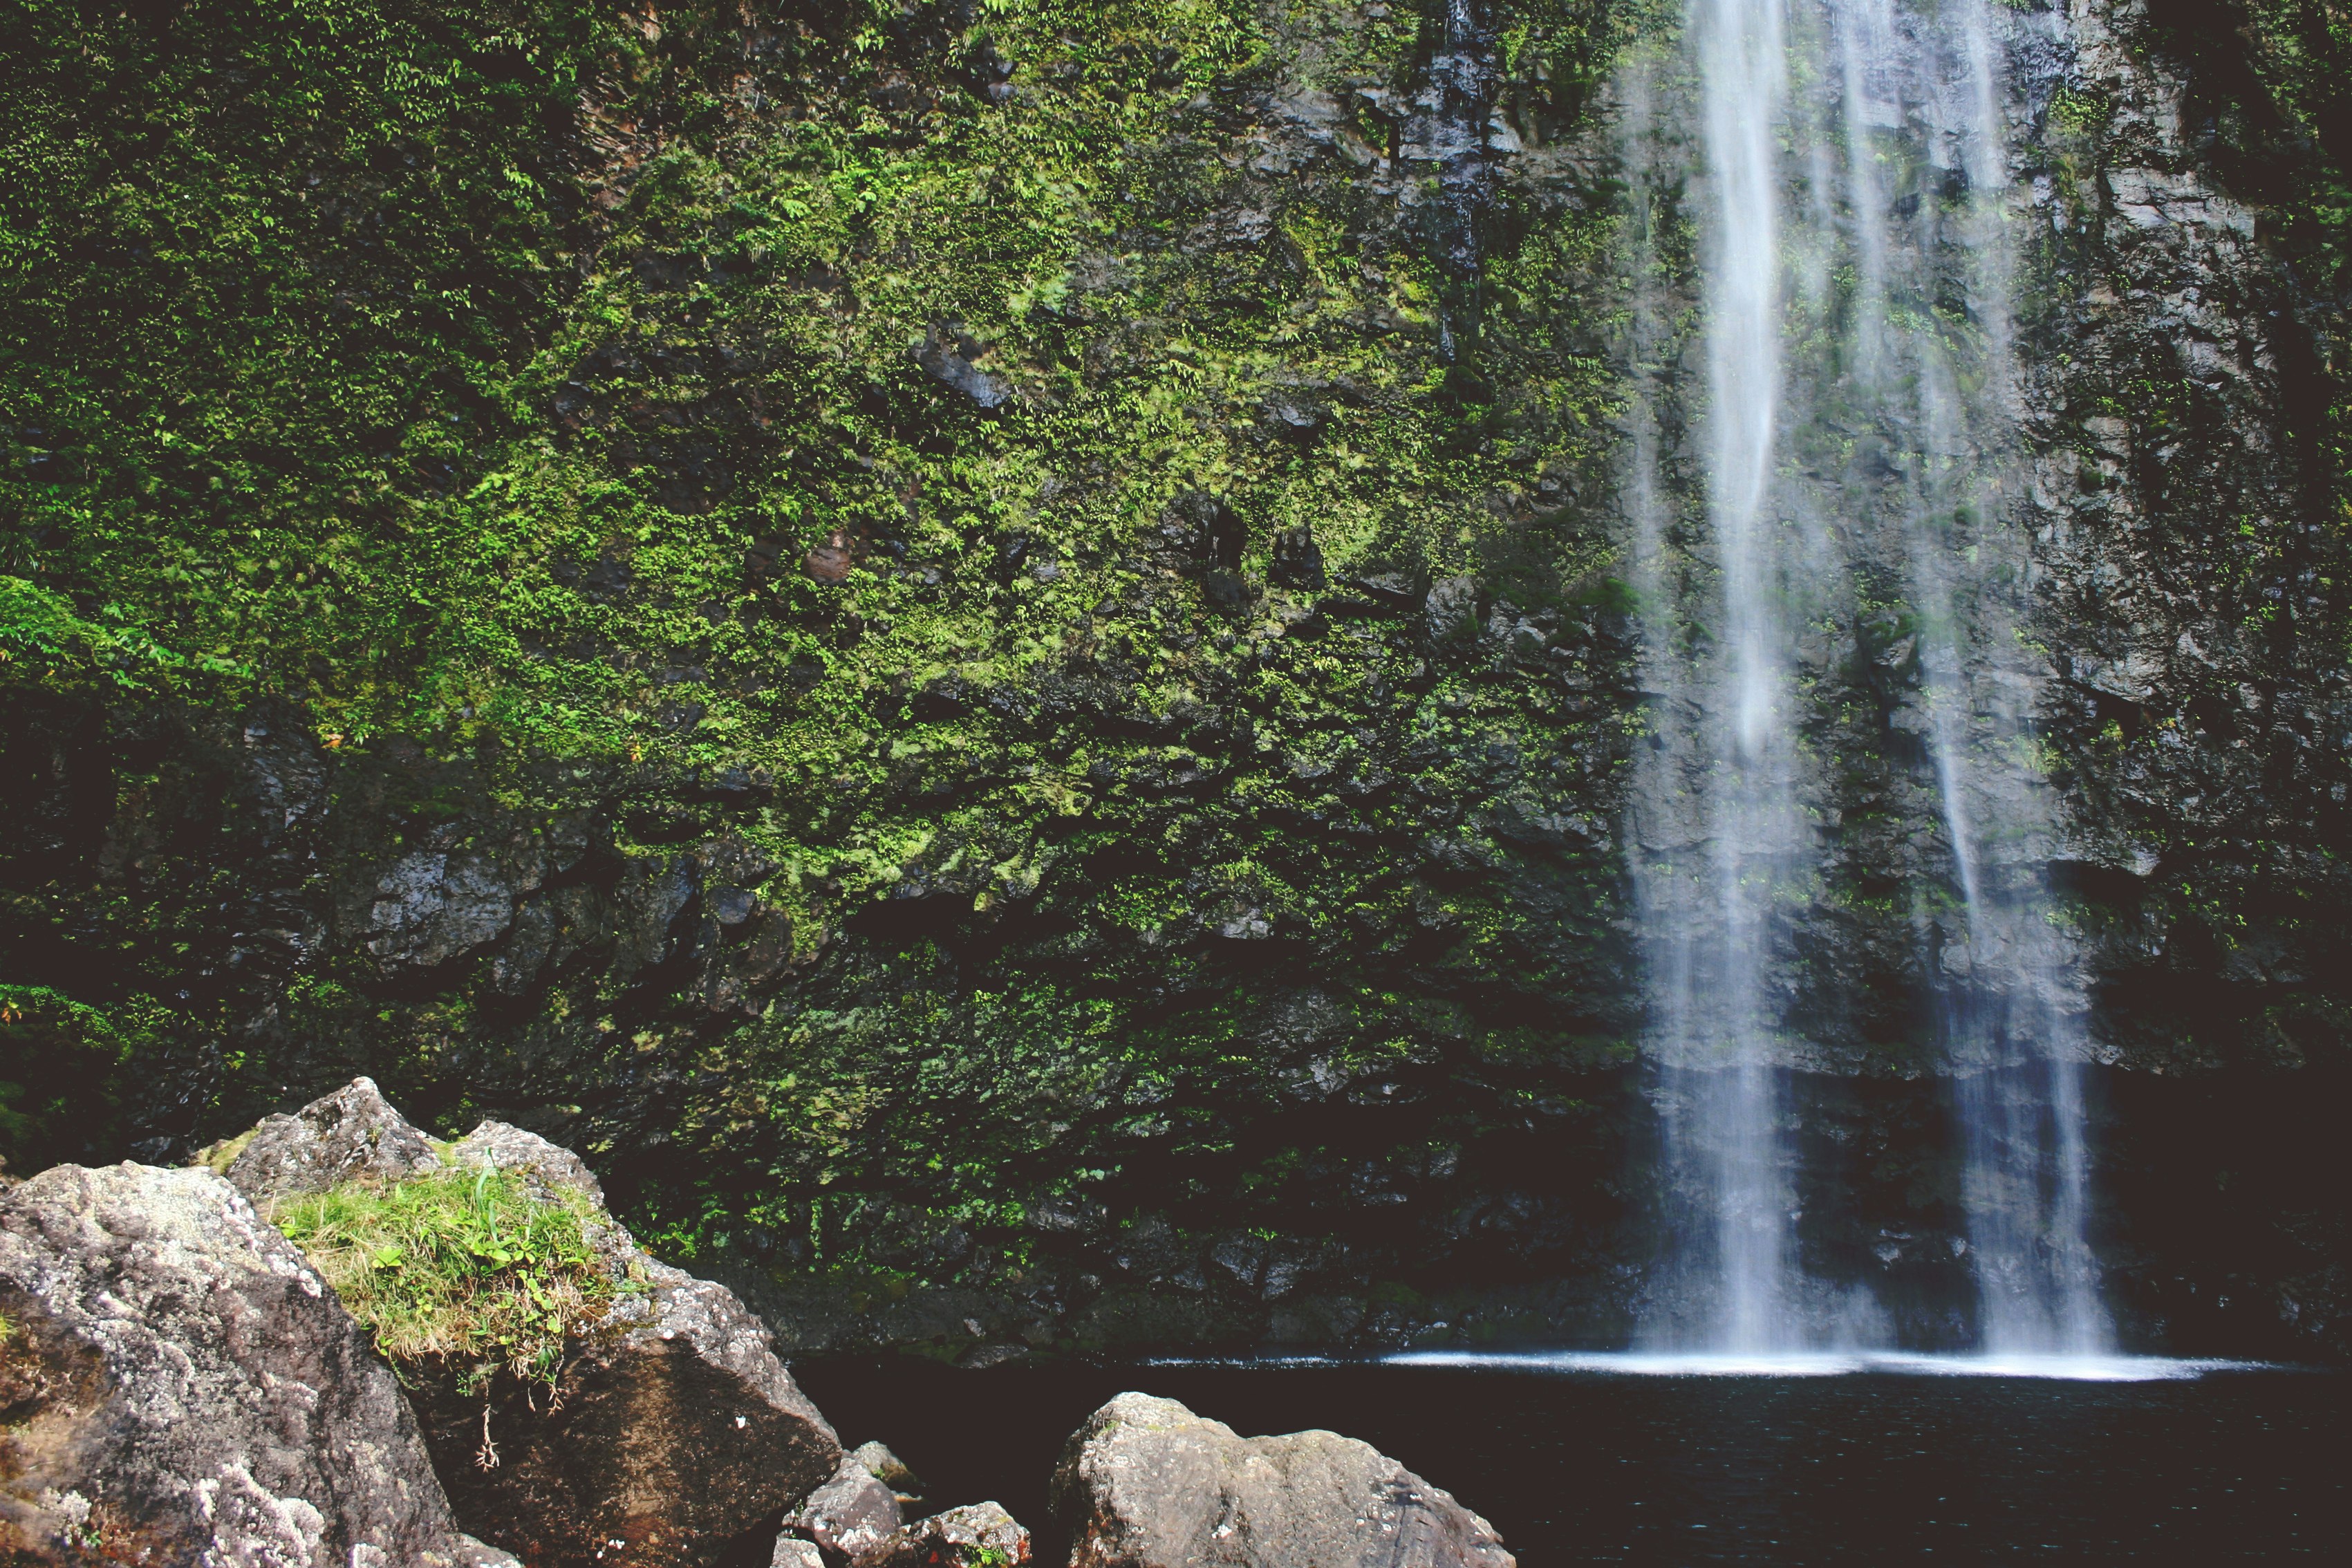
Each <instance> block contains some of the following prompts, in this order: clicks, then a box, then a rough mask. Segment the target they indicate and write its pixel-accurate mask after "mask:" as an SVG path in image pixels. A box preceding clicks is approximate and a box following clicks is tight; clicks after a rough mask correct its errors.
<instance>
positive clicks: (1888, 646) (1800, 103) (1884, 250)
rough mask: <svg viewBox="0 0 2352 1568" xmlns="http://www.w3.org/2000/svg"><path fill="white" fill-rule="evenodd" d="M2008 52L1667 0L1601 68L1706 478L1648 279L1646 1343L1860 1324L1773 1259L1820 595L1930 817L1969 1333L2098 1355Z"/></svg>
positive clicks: (1921, 6) (1897, 24)
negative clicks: (1685, 204)
mask: <svg viewBox="0 0 2352 1568" xmlns="http://www.w3.org/2000/svg"><path fill="white" fill-rule="evenodd" d="M2005 25H2007V26H2022V25H2024V24H2021V23H2017V22H2016V21H2015V20H2014V19H2011V22H2010V23H2009V24H2005ZM2004 47H2005V46H2004V43H2003V40H2002V38H2001V37H2000V34H1999V32H1998V29H1997V27H1996V22H1995V18H1994V16H1993V14H1992V13H1991V12H1990V11H1989V10H1988V8H1987V4H1986V0H1794V4H1793V5H1791V4H1788V3H1787V0H1693V8H1692V11H1691V14H1690V16H1689V26H1688V28H1687V31H1686V36H1685V48H1686V51H1687V52H1686V55H1685V57H1684V58H1682V59H1681V60H1679V61H1675V62H1661V61H1659V60H1655V59H1654V60H1652V61H1651V62H1650V64H1649V65H1648V67H1647V68H1644V69H1643V70H1641V71H1637V72H1634V73H1631V74H1629V79H1628V82H1627V86H1626V104H1627V127H1628V139H1627V142H1626V148H1627V153H1628V165H1629V168H1630V169H1631V170H1632V171H1633V174H1635V176H1636V177H1635V179H1634V180H1633V185H1634V187H1635V195H1634V196H1633V205H1632V210H1631V216H1632V218H1633V223H1632V225H1631V227H1632V229H1633V232H1634V235H1635V242H1634V247H1633V248H1634V254H1633V257H1632V258H1631V260H1632V264H1633V266H1634V267H1635V268H1639V271H1638V272H1637V273H1636V276H1638V277H1642V278H1645V279H1646V278H1648V277H1649V276H1651V275H1652V274H1653V273H1654V271H1656V270H1657V267H1658V261H1659V257H1658V255H1657V248H1656V247H1657V236H1658V234H1659V233H1660V232H1661V228H1660V225H1659V222H1658V218H1657V211H1658V209H1659V206H1660V204H1662V203H1665V202H1669V201H1671V200H1674V199H1677V196H1678V193H1679V192H1680V190H1681V189H1682V187H1683V185H1684V184H1685V183H1687V184H1690V185H1692V186H1693V187H1695V190H1694V193H1693V195H1694V197H1695V199H1693V200H1692V201H1691V202H1690V203H1689V205H1690V207H1691V209H1692V211H1693V214H1694V216H1696V219H1697V224H1696V227H1697V232H1698V240H1697V245H1696V273H1697V278H1698V296H1699V298H1698V300H1697V303H1698V305H1699V312H1698V314H1699V319H1700V321H1701V323H1702V325H1701V329H1700V330H1701V331H1702V333H1703V342H1702V350H1703V361H1704V365H1705V377H1704V402H1703V405H1702V406H1701V407H1700V408H1699V409H1698V410H1697V417H1696V419H1695V420H1693V421H1692V422H1691V423H1692V425H1693V426H1695V427H1696V430H1697V432H1698V433H1699V436H1700V441H1699V443H1698V446H1697V448H1696V450H1695V451H1694V452H1691V453H1689V454H1686V455H1685V456H1686V457H1687V458H1689V459H1691V462H1690V465H1689V466H1691V467H1695V468H1696V470H1697V472H1698V473H1699V474H1700V475H1701V476H1703V478H1702V479H1701V480H1700V482H1698V483H1696V484H1695V485H1690V486H1687V487H1686V488H1687V489H1689V490H1690V491H1691V492H1692V493H1691V494H1690V495H1689V496H1688V497H1687V498H1685V499H1684V500H1681V501H1680V502H1679V503H1678V502H1677V500H1676V499H1675V497H1674V496H1673V495H1671V494H1670V493H1669V491H1670V490H1671V489H1672V487H1671V486H1670V485H1668V484H1666V483H1665V482H1664V480H1663V479H1662V474H1663V473H1664V471H1665V469H1666V468H1667V467H1668V466H1670V458H1669V456H1668V455H1667V454H1666V452H1665V451H1664V447H1665V443H1664V438H1663V437H1662V436H1661V434H1660V432H1661V430H1662V429H1663V428H1664V427H1665V422H1662V421H1661V420H1660V419H1659V417H1658V416H1657V405H1658V404H1659V403H1660V402H1661V401H1662V400H1663V399H1665V398H1667V397H1670V396H1671V393H1670V392H1669V391H1668V390H1667V389H1666V383H1667V382H1668V381H1669V380H1670V379H1671V370H1670V368H1669V367H1670V366H1671V364H1672V363H1673V361H1674V359H1675V349H1674V347H1673V345H1672V343H1671V341H1670V340H1671V337H1672V332H1671V330H1670V329H1669V328H1668V326H1667V325H1666V323H1667V321H1669V319H1670V318H1671V316H1672V315H1673V311H1672V309H1671V307H1670V305H1669V304H1668V303H1667V302H1665V301H1664V300H1660V299H1658V298H1656V297H1655V294H1654V289H1652V288H1651V287H1649V286H1648V285H1644V286H1643V288H1640V289H1636V295H1637V299H1636V301H1635V309H1634V310H1633V342H1632V355H1631V357H1632V359H1633V363H1634V369H1635V374H1634V382H1635V386H1636V393H1637V395H1636V397H1635V400H1634V402H1635V408H1634V412H1633V419H1632V421H1631V424H1630V435H1631V439H1630V441H1629V447H1630V452H1631V464H1632V472H1631V474H1630V475H1629V484H1628V510H1629V513H1630V514H1631V516H1632V518H1633V530H1632V533H1633V553H1634V556H1635V561H1636V565H1635V571H1634V577H1635V582H1636V586H1637V588H1638V589H1639V590H1640V592H1641V594H1642V596H1643V600H1644V602H1645V603H1646V604H1647V605H1649V606H1650V617H1649V630H1650V637H1649V642H1648V654H1647V660H1646V666H1645V685H1646V687H1647V689H1649V690H1650V691H1651V693H1652V694H1653V702H1654V712H1655V713H1656V715H1657V716H1658V721H1657V726H1656V728H1657V731H1658V734H1657V742H1656V744H1655V746H1654V750H1653V753H1652V754H1651V755H1650V756H1649V757H1647V758H1645V759H1644V760H1643V773H1642V780H1641V784H1640V786H1639V788H1638V789H1637V805H1636V809H1635V829H1636V832H1635V839H1636V842H1637V844H1638V846H1639V851H1638V853H1639V855H1640V858H1641V861H1642V865H1643V871H1644V873H1645V875H1644V877H1643V891H1644V898H1645V905H1644V909H1645V919H1646V922H1647V927H1648V930H1649V931H1651V933H1652V942H1651V951H1652V954H1653V969H1654V981H1655V989H1656V994H1657V998H1658V1007H1657V1012H1656V1020H1657V1021H1656V1024H1655V1026H1654V1030H1653V1037H1652V1040H1651V1042H1650V1056H1651V1058H1652V1060H1653V1061H1654V1064H1655V1074H1654V1089H1655V1094H1656V1098H1657V1100H1658V1104H1659V1108H1660V1127H1661V1134H1662V1139H1663V1142H1664V1150H1663V1170H1664V1181H1665V1186H1666V1189H1667V1191H1668V1193H1669V1194H1670V1195H1669V1198H1668V1209H1669V1213H1668V1215H1667V1222H1666V1229H1667V1235H1668V1255H1667V1258H1666V1259H1665V1267H1664V1269H1663V1270H1662V1274H1663V1276H1664V1278H1665V1279H1666V1280H1667V1283H1666V1284H1665V1285H1664V1287H1663V1289H1662V1290H1661V1292H1660V1296H1661V1299H1662V1300H1663V1301H1664V1303H1666V1304H1665V1305H1664V1307H1663V1308H1662V1309H1661V1310H1657V1311H1655V1312H1654V1314H1653V1320H1654V1321H1653V1322H1652V1325H1651V1328H1650V1331H1649V1332H1648V1335H1647V1337H1648V1338H1649V1339H1650V1340H1651V1341H1652V1342H1654V1343H1658V1344H1670V1345H1676V1346H1684V1347H1704V1348H1706V1349H1710V1350H1715V1351H1723V1352H1759V1351H1789V1350H1796V1349H1802V1348H1805V1347H1807V1346H1810V1345H1820V1344H1823V1343H1826V1342H1835V1341H1839V1340H1845V1341H1849V1342H1850V1341H1853V1340H1855V1339H1861V1340H1865V1341H1866V1340H1869V1339H1872V1338H1875V1337H1880V1336H1882V1335H1883V1334H1884V1333H1885V1328H1884V1326H1883V1325H1884V1324H1885V1321H1886V1320H1885V1318H1884V1317H1883V1316H1882V1315H1879V1314H1878V1313H1877V1312H1876V1311H1875V1310H1867V1309H1864V1310H1858V1309H1857V1308H1856V1307H1855V1306H1854V1304H1853V1301H1852V1300H1850V1299H1842V1298H1841V1297H1840V1295H1839V1293H1838V1292H1835V1291H1832V1290H1828V1289H1825V1288H1823V1287H1821V1286H1820V1285H1818V1284H1816V1283H1815V1282H1814V1281H1811V1280H1810V1279H1808V1278H1807V1277H1806V1275H1805V1273H1804V1271H1803V1270H1802V1268H1801V1267H1800V1265H1799V1263H1798V1254H1799V1248H1798V1246H1797V1238H1796V1235H1795V1227H1796V1225H1797V1223H1798V1221H1799V1219H1800V1218H1801V1215H1800V1213H1799V1210H1798V1203H1797V1196H1796V1188H1795V1184H1794V1182H1793V1179H1792V1176H1791V1170H1792V1167H1793V1164H1794V1160H1795V1155H1794V1152H1793V1150H1792V1149H1791V1148H1790V1136H1789V1131H1788V1129H1787V1127H1786V1126H1785V1123H1786V1121H1788V1119H1789V1118H1788V1111H1787V1109H1786V1106H1785V1104H1784V1101H1785V1099H1786V1095H1787V1085H1788V1082H1789V1079H1788V1072H1789V1069H1790V1067H1791V1066H1793V1065H1796V1064H1799V1063H1801V1062H1802V1061H1803V1060H1804V1059H1805V1058H1806V1056H1807V1049H1808V1047H1807V1042H1806V1041H1805V1040H1804V1039H1803V1038H1802V1037H1801V1035H1802V1026H1801V1023H1800V1022H1799V1021H1797V1020H1796V1019H1794V1018H1792V1016H1791V1008H1792V1005H1793V1004H1792V1000H1791V999H1792V998H1794V997H1795V996H1796V995H1797V994H1798V992H1799V988H1800V987H1799V982H1798V981H1797V980H1796V979H1795V978H1793V973H1794V971H1795V970H1796V969H1797V968H1798V967H1799V966H1798V965H1797V964H1796V963H1795V962H1794V961H1793V959H1792V956H1791V952H1790V937H1789V936H1788V934H1787V932H1788V930H1789V928H1790V926H1791V925H1792V923H1793V922H1794V921H1796V920H1797V919H1798V918H1800V916H1801V911H1802V910H1804V909H1806V908H1808V907H1810V906H1811V904H1812V903H1814V902H1817V901H1818V900H1820V899H1821V898H1822V896H1823V878H1824V875H1825V871H1824V864H1823V861H1824V854H1825V852H1824V850H1823V848H1822V834H1821V832H1820V824H1821V822H1822V820H1823V818H1824V817H1825V816H1828V815H1830V813H1831V811H1832V805H1831V803H1830V799H1829V796H1830V795H1831V794H1832V790H1831V786H1830V785H1829V784H1827V783H1826V782H1825V779H1826V775H1827V773H1828V772H1829V764H1828V762H1827V761H1826V760H1825V759H1823V758H1822V757H1821V756H1818V755H1814V754H1812V752H1811V746H1812V744H1813V742H1811V740H1810V738H1809V735H1810V733H1811V729H1809V726H1810V727H1811V728H1819V724H1818V722H1817V721H1819V720H1820V717H1821V716H1820V715H1819V714H1818V713H1815V712H1813V711H1811V710H1808V709H1807V707H1806V703H1807V701H1808V700H1809V698H1808V695H1807V690H1808V678H1809V677H1811V676H1817V675H1818V674H1819V673H1820V672H1822V670H1823V668H1824V666H1823V664H1822V660H1823V658H1825V657H1826V656H1825V655H1824V654H1823V653H1822V650H1821V647H1820V646H1819V644H1820V642H1821V640H1822V636H1823V633H1822V628H1823V627H1825V626H1836V625H1839V624H1844V625H1849V626H1853V627H1854V628H1855V630H1854V632H1853V636H1854V637H1856V638H1862V637H1864V635H1865V629H1866V628H1875V629H1874V630H1870V631H1869V632H1868V635H1869V636H1871V637H1876V638H1877V639H1878V643H1877V644H1874V648H1875V650H1876V651H1875V655H1874V656H1875V657H1876V658H1877V659H1878V660H1879V662H1880V663H1881V664H1882V665H1884V666H1885V668H1889V669H1891V670H1894V671H1895V672H1896V674H1897V675H1898V676H1899V677H1900V678H1901V679H1903V680H1904V681H1905V682H1906V684H1907V694H1906V696H1905V697H1904V698H1903V700H1902V701H1901V704H1900V707H1899V709H1898V710H1897V711H1896V712H1895V714H1894V715H1892V717H1891V719H1890V722H1891V724H1892V725H1893V729H1894V739H1895V741H1903V737H1905V736H1906V735H1907V736H1908V737H1910V740H1909V741H1907V742H1904V743H1905V744H1911V745H1916V755H1917V757H1918V759H1919V765H1918V766H1917V768H1916V771H1915V773H1913V775H1912V782H1911V783H1910V784H1906V785H1905V786H1904V787H1905V789H1906V791H1907V792H1908V793H1907V795H1906V799H1907V800H1908V801H1909V803H1910V804H1909V805H1906V806H1905V807H1904V809H1905V810H1906V811H1908V812H1911V813H1913V814H1915V817H1916V826H1914V827H1913V829H1912V832H1913V834H1914V835H1915V837H1916V839H1917V840H1919V841H1920V842H1921V843H1922V844H1923V845H1924V844H1927V843H1929V842H1930V841H1932V842H1933V843H1934V844H1936V845H1939V846H1940V847H1939V848H1935V849H1931V850H1929V851H1927V852H1923V854H1922V855H1921V857H1920V865H1919V868H1918V869H1917V870H1916V872H1915V873H1913V875H1912V877H1911V882H1912V898H1913V907H1914V910H1915V915H1914V925H1915V928H1916V930H1917V931H1918V933H1919V940H1920V942H1921V947H1922V952H1923V964H1924V967H1925V969H1926V971H1927V973H1928V974H1929V976H1930V982H1929V984H1930V986H1931V989H1932V990H1933V992H1934V994H1935V998H1936V1010H1937V1013H1938V1015H1939V1016H1940V1020H1941V1028H1942V1033H1943V1046H1944V1048H1945V1051H1946V1053H1947V1055H1948V1059H1949V1062H1950V1068H1951V1071H1952V1073H1953V1075H1954V1084H1955V1089H1954V1102H1955V1112H1956V1118H1957V1122H1958V1142H1959V1144H1960V1147H1961V1150H1962V1152H1963V1155H1964V1166H1965V1174H1964V1177H1963V1181H1962V1193H1961V1197H1962V1201H1963V1204H1964V1206H1965V1207H1966V1209H1967V1214H1968V1218H1967V1233H1968V1234H1967V1237H1966V1246H1967V1248H1968V1250H1969V1253H1970V1256H1971V1260H1972V1263H1973V1267H1974V1269H1975V1275H1976V1279H1977V1281H1978V1285H1979V1296H1980V1300H1979V1306H1978V1310H1977V1313H1976V1319H1977V1322H1976V1337H1977V1340H1978V1342H1979V1344H1980V1345H1982V1346H1983V1347H1985V1348H1987V1349H1990V1350H1995V1351H2000V1352H2031V1353H2045V1354H2047V1353H2073V1354H2087V1353H2094V1352H2099V1351H2101V1350H2104V1349H2105V1344H2106V1336H2105V1327H2104V1319H2103V1317H2102V1315H2101V1313H2100V1311H2099V1309H2098V1305H2097V1299H2096V1291H2095V1271H2094V1269H2093V1267H2092V1261H2091V1257H2090V1253H2089V1249H2088V1247H2087V1246H2086V1245H2085V1243H2084V1221H2085V1211H2086V1207H2087V1203H2086V1193H2087V1165H2088V1162H2087V1155H2086V1151H2085V1147H2084V1132H2083V1119H2084V1109H2083V1104H2082V1091H2081V1081H2080V1068H2079V1066H2078V1065H2077V1064H2078V1063H2079V1060H2080V1058H2081V1057H2082V1056H2083V1054H2084V1053H2083V1048H2082V1047H2083V1037H2082V1027H2081V1018H2082V1011H2083V1010H2082V1005H2081V999H2080V996H2079V994H2078V993H2077V989H2076V987H2075V986H2074V984H2073V982H2072V979H2071V973H2070V966H2069V963H2068V954H2067V952H2066V951H2065V948H2064V944H2063V938H2062V935H2061V933H2060V932H2059V931H2058V930H2057V929H2056V927H2055V926H2054V925H2053V922H2052V920H2051V918H2050V908H2049V903H2048V899H2047V894H2046V891H2045V889H2044V887H2043V879H2044V871H2045V868H2046V865H2047V862H2048V860H2049V858H2051V856H2052V854H2053V852H2054V842H2053V833H2052V828H2051V816H2052V814H2051V810H2050V807H2049V804H2048V800H2047V795H2048V792H2047V789H2046V786H2045V785H2044V784H2043V783H2042V780H2041V778H2040V776H2039V774H2038V773H2037V771H2036V769H2035V767H2034V766H2033V764H2032V692H2033V690H2034V689H2035V682H2036V680H2037V679H2039V676H2040V671H2039V669H2038V668H2037V667H2036V666H2035V665H2034V664H2033V662H2032V658H2031V656H2030V653H2029V650H2028V648H2027V646H2026V644H2025V642H2024V640H2023V639H2022V637H2021V634H2020V628H2021V622H2022V617H2023V616H2024V614H2025V611H2026V598H2025V589H2026V584H2028V583H2029V582H2030V580H2031V563H2030V561H2028V559H2027V558H2026V554H2025V544H2024V542H2023V541H2022V540H2021V538H2020V537H2019V534H2020V531H2019V529H2018V528H2017V527H2016V526H2015V525H2014V523H2013V522H2012V521H2011V514H2012V512H2013V510H2014V495H2015V490H2016V475H2017V472H2018V467H2017V462H2016V440H2015V437H2014V433H2013V430H2012V426H2011V406H2010V404H2011V386H2012V384H2013V374H2012V369H2011V356H2012V353H2013V345H2012V341H2011V313H2010V302H2009V301H2010V293H2011V269H2012V256H2011V250H2012V240H2011V233H2010V229H2011V205H2012V202H2011V193H2010V189H2009V180H2008V168H2007V165H2008V154H2007V147H2006V129H2005V124H2004V119H2005V110H2004V104H2005V99H2006V93H2007V90H2008V89H2007V88H2006V86H2005V84H2004V81H2003V72H2002V68H2001V65H2002V59H2003V50H2004ZM1694 503H1695V504H1694ZM1678 504H1679V505H1680V506H1681V507H1682V508H1683V509H1684V510H1685V512H1690V511H1696V513H1697V514H1698V516H1697V518H1696V519H1694V520H1693V521H1694V522H1695V523H1696V526H1692V527H1690V528H1688V529H1687V530H1686V535H1687V538H1688V540H1690V541H1693V542H1677V541H1678V539H1679V538H1682V537H1683V536H1684V534H1685V531H1681V530H1678V529H1677V528H1676V526H1675V510H1676V507H1677V505H1678ZM1881 645H1883V646H1881ZM1898 749H1899V748H1898Z"/></svg>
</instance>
